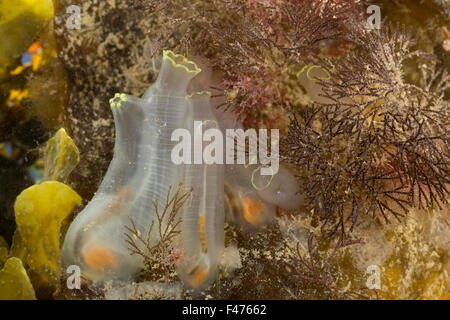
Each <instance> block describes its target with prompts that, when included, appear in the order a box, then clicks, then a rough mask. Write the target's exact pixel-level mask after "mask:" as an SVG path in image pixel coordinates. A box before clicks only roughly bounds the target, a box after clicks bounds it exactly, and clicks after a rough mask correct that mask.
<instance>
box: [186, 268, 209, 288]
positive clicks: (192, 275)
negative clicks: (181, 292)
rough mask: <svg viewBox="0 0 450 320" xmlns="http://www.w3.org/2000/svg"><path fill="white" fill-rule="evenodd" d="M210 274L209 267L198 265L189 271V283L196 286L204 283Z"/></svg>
mask: <svg viewBox="0 0 450 320" xmlns="http://www.w3.org/2000/svg"><path fill="white" fill-rule="evenodd" d="M207 276H208V269H207V268H205V267H203V266H200V265H197V266H196V267H194V269H192V271H191V272H189V283H190V284H191V285H192V286H193V287H194V288H196V287H198V286H200V285H201V284H202V283H204V282H205V280H206V278H207Z"/></svg>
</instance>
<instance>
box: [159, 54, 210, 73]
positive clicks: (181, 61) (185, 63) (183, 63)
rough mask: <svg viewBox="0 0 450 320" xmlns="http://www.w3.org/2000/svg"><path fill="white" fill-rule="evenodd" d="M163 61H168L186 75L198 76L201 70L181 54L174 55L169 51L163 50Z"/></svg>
mask: <svg viewBox="0 0 450 320" xmlns="http://www.w3.org/2000/svg"><path fill="white" fill-rule="evenodd" d="M163 59H167V60H169V61H170V62H172V65H173V66H174V67H175V68H183V69H184V70H186V72H188V73H195V74H198V73H200V72H202V69H200V68H199V67H198V66H197V64H196V63H195V62H193V61H190V60H188V59H187V58H186V57H185V56H183V55H181V54H175V53H174V52H172V51H170V50H164V52H163Z"/></svg>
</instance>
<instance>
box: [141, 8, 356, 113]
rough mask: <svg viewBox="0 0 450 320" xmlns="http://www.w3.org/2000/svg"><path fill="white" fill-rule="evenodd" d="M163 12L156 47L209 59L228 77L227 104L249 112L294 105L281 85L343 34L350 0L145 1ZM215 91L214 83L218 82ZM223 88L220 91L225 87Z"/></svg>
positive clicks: (151, 10) (224, 85)
mask: <svg viewBox="0 0 450 320" xmlns="http://www.w3.org/2000/svg"><path fill="white" fill-rule="evenodd" d="M138 3H139V4H140V5H144V6H146V8H147V14H148V16H158V19H159V21H160V23H159V24H160V25H164V27H163V28H159V30H158V32H157V36H156V39H157V41H156V43H157V47H159V48H161V47H163V48H171V49H175V50H177V51H178V52H180V53H184V54H192V55H200V56H204V57H207V58H208V61H209V63H210V66H211V67H212V68H213V69H214V70H217V71H219V72H220V74H221V77H222V79H223V83H222V86H221V88H220V89H219V93H218V94H219V95H220V94H223V91H225V94H224V95H225V96H226V99H225V100H226V101H225V102H224V106H226V107H230V108H232V109H233V110H234V111H236V112H239V113H240V114H241V115H243V116H244V117H245V115H247V114H248V113H249V112H251V111H255V110H257V109H261V108H262V106H264V105H266V104H270V106H271V107H272V108H281V109H285V108H289V107H290V106H291V104H292V103H294V102H293V101H289V99H287V98H286V96H285V95H284V94H283V92H282V89H281V86H282V84H283V82H285V81H286V75H292V77H293V78H295V74H296V72H298V70H299V69H300V66H301V65H303V64H305V63H306V62H308V61H310V60H309V59H310V56H311V55H313V54H314V53H315V52H318V51H319V50H320V47H321V44H323V42H324V41H326V40H331V39H333V40H334V39H339V38H342V25H343V21H344V20H345V19H347V16H348V13H349V12H351V10H353V9H354V8H353V5H352V4H353V2H352V1H341V2H340V3H336V2H335V1H333V0H321V1H312V0H311V1H310V0H308V1H298V0H264V1H257V0H193V1H184V0H165V1H161V0H142V1H138ZM216 89H217V88H216ZM220 92H222V93H220Z"/></svg>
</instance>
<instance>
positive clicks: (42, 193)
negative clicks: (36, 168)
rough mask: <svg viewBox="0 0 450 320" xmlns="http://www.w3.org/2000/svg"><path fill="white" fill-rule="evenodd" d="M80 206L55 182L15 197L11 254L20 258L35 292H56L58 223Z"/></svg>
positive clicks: (69, 191)
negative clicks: (14, 227)
mask: <svg viewBox="0 0 450 320" xmlns="http://www.w3.org/2000/svg"><path fill="white" fill-rule="evenodd" d="M80 203H81V197H80V196H79V195H78V194H77V193H76V192H75V191H73V190H72V189H71V188H70V187H68V186H67V185H65V184H63V183H60V182H57V181H47V182H43V183H41V184H39V185H34V186H32V187H30V188H28V189H25V190H24V191H22V193H21V194H20V195H19V196H18V197H17V199H16V202H15V204H14V211H15V214H16V223H17V230H16V234H15V235H14V239H13V246H12V247H13V248H12V249H11V253H12V254H13V255H14V254H18V255H20V256H21V257H22V259H23V262H24V265H25V267H26V269H27V270H28V273H29V275H30V278H31V280H32V282H33V285H34V288H35V289H36V290H39V289H43V290H46V291H48V290H51V291H54V290H56V289H58V287H59V285H60V281H59V280H60V277H61V266H60V227H61V223H62V222H63V220H64V219H66V218H67V217H68V216H69V214H70V213H71V212H72V210H73V209H74V208H75V206H77V205H78V204H80Z"/></svg>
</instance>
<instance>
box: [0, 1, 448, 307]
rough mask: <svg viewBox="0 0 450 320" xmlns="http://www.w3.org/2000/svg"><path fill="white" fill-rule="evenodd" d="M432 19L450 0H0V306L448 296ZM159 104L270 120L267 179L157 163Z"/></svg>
mask: <svg viewBox="0 0 450 320" xmlns="http://www.w3.org/2000/svg"><path fill="white" fill-rule="evenodd" d="M371 6H372V9H373V10H374V11H373V10H372V11H371V10H367V9H368V8H369V7H371ZM373 6H375V7H373ZM374 8H379V9H380V15H381V16H380V17H379V18H380V19H379V21H378V23H379V28H377V27H376V26H375V25H376V23H377V17H376V14H377V11H376V9H374ZM373 14H375V16H373ZM449 22H450V1H448V0H439V1H438V0H392V1H387V0H386V1H381V0H380V1H358V0H348V1H344V0H314V1H313V0H233V1H225V0H191V1H183V0H164V1H162V0H135V1H132V0H53V1H52V0H0V38H1V39H2V44H1V45H0V173H1V174H0V180H1V181H0V188H1V189H0V190H1V191H0V299H7V300H10V299H445V300H448V299H449V298H450V284H449V272H450V262H449V254H450V250H449V249H450V224H449V223H450V220H449V212H448V200H449V187H450V166H449V165H450V149H449V147H450V135H449V131H450V105H449V94H450V92H449V88H450V75H449V67H450V60H449V56H450V33H449V31H448V28H449ZM181 69H183V70H184V71H183V72H185V73H183V72H182V71H181ZM170 72H172V74H171V75H170ZM190 73H192V74H190ZM166 74H169V75H170V77H169V76H167V78H165V76H166ZM191 76H192V77H191ZM183 77H185V78H183ZM161 79H163V80H164V81H163V80H161ZM171 81H173V83H172V82H171ZM183 81H184V82H186V83H184V82H183ZM161 83H162V84H161ZM167 83H169V84H170V86H169V87H170V88H169V89H170V90H169V89H167V88H166V87H164V84H167ZM181 83H183V85H184V87H183V88H181V87H182V86H181V85H180V84H181ZM158 85H159V87H158ZM178 86H180V88H178ZM175 87H176V89H177V90H178V89H179V90H180V92H182V94H181V93H179V92H178V91H177V93H174V92H175V91H173V92H172V91H171V90H172V89H173V88H175ZM183 90H184V91H183ZM203 90H204V91H203ZM192 92H197V93H198V92H200V94H199V95H198V96H200V97H196V96H195V94H193V95H192V96H190V97H189V99H191V100H189V99H186V100H185V99H184V97H185V96H186V95H188V94H190V93H192ZM163 96H164V97H168V96H169V97H171V96H173V97H175V98H176V99H175V100H174V101H175V102H173V101H172V100H169V99H168V100H165V99H164V98H163ZM178 96H182V98H183V99H178V98H179V97H178ZM140 97H142V98H140ZM155 97H162V98H161V99H160V100H158V99H157V98H155ZM152 99H153V100H152ZM177 99H178V100H177ZM196 99H198V100H196ZM202 99H203V100H202ZM205 99H206V100H205ZM149 101H153V102H151V103H153V105H156V107H155V109H150V106H152V104H151V103H150V102H149ZM172 105H173V106H172ZM160 106H162V107H161V108H159V107H160ZM169 106H170V108H175V106H178V107H179V108H180V110H183V112H184V110H192V111H191V112H192V114H189V115H186V114H180V115H179V121H180V122H179V123H180V125H182V124H181V123H182V122H181V121H182V120H183V119H185V118H187V117H188V116H189V117H191V118H192V119H197V120H201V121H204V123H205V121H210V122H211V123H212V122H214V123H215V124H216V127H220V129H221V130H222V131H224V130H225V129H234V128H242V129H251V128H253V129H269V132H270V130H271V129H279V132H280V146H279V148H280V161H281V167H280V171H279V173H278V174H277V175H275V176H274V177H272V178H273V180H272V179H270V181H269V182H268V184H267V185H266V187H264V188H259V187H257V186H255V183H254V180H253V178H254V173H255V171H253V170H254V167H252V166H249V167H248V166H247V165H244V166H239V168H240V169H236V167H230V168H228V167H227V168H225V169H224V168H219V167H212V166H206V167H201V168H198V167H192V168H190V169H189V170H191V171H187V172H184V173H180V172H178V171H177V173H175V170H178V169H174V168H175V167H166V165H165V163H166V162H164V161H159V160H160V159H159V158H158V157H163V156H164V155H165V153H164V152H166V151H167V150H166V151H164V152H163V151H162V150H163V148H165V145H164V143H161V141H162V140H163V138H164V137H165V138H167V137H166V136H165V133H166V132H168V131H167V130H169V129H170V130H172V129H173V128H171V122H170V121H173V118H174V117H175V116H174V115H172V114H166V111H167V110H166V109H167V108H169ZM133 108H135V109H133ZM146 108H147V109H146ZM164 108H166V109H164ZM201 108H203V109H201ZM133 110H136V111H133ZM142 110H144V111H142ZM146 110H147V111H146ZM199 110H201V111H199ZM133 112H134V113H133ZM139 112H142V113H139ZM146 112H147V113H146ZM164 117H166V118H165V119H163V118H164ZM191 118H189V119H191ZM140 120H142V121H143V123H141V125H142V130H141V127H140V126H139V125H138V124H139V123H140V122H139V121H140ZM147 120H148V121H150V122H151V123H153V122H154V123H153V124H150V125H149V127H148V128H147V127H144V126H145V125H146V123H147V122H146V121H147ZM151 125H154V127H152V126H151ZM120 126H122V127H120ZM212 127H214V125H211V128H212ZM145 128H147V129H145ZM155 128H156V129H155ZM191 129H192V130H194V129H193V128H191ZM205 129H206V126H205ZM146 130H147V131H146ZM119 133H120V135H121V136H120V137H121V139H119ZM116 137H117V139H116ZM143 143H148V144H149V145H153V146H154V145H158V147H157V148H156V147H154V148H153V149H151V148H148V149H140V146H141V145H142V144H143ZM134 147H135V148H134ZM143 150H144V151H143ZM149 150H151V151H149ZM145 152H147V153H145ZM167 154H170V153H167ZM131 155H133V156H131ZM141 156H142V157H148V158H145V159H144V160H139V159H141ZM133 157H134V158H133ZM140 161H141V162H140ZM115 162H116V164H117V170H118V171H117V172H119V173H120V174H118V175H117V177H120V178H114V179H113V178H111V177H112V173H111V176H110V175H109V172H111V170H113V167H115V165H114V163H115ZM134 164H136V166H135V167H134ZM147 164H148V165H149V166H150V167H151V168H153V169H149V170H153V171H152V172H153V173H152V174H154V175H153V176H152V175H146V174H144V171H143V170H147ZM152 166H153V167H152ZM108 168H109V169H108ZM205 168H207V169H205ZM211 168H212V169H211ZM139 170H142V171H143V172H140V171H139ZM196 170H200V171H196ZM202 170H203V171H202ZM221 170H222V171H221ZM255 170H257V169H255ZM137 171H139V172H137ZM107 172H108V173H107ZM157 173H160V176H162V178H160V177H159V176H158V175H157ZM202 174H204V175H205V179H203V180H202V179H197V180H195V177H196V176H198V177H200V176H201V175H202ZM129 177H135V178H136V179H134V180H132V179H131V178H130V181H128V178H129ZM144 177H150V178H148V179H145V178H144ZM208 177H209V178H208ZM223 180H224V181H223ZM142 181H143V182H144V183H145V182H146V183H148V186H147V185H145V186H142V185H141V184H140V183H141V182H142ZM156 181H157V182H156ZM160 181H163V182H160ZM199 186H201V187H199ZM136 190H137V191H136ZM141 190H145V191H143V192H140V191H141ZM147 190H153V191H151V192H154V193H151V192H150V191H147ZM198 190H201V194H200V195H201V196H203V198H199V199H200V200H198V199H197V198H196V197H197V195H198V192H199V191H198ZM142 193H144V194H150V195H153V194H158V198H157V199H156V198H152V196H148V197H147V196H142ZM196 199H197V200H196ZM91 200H92V201H91ZM157 200H158V201H157ZM96 201H97V202H96ZM98 201H100V202H98ZM101 201H103V202H105V203H107V205H106V209H104V208H103V207H102V208H101V209H99V207H95V205H96V204H97V203H102V202H101ZM139 201H141V202H139ZM154 201H157V202H154ZM202 201H204V202H205V203H206V204H205V205H204V207H205V206H206V208H207V210H206V211H205V212H200V213H199V212H194V210H193V209H192V210H190V209H189V208H192V207H195V206H196V205H198V207H199V208H203V207H202V203H203V202H202ZM88 204H89V206H88ZM101 205H103V204H101ZM99 206H100V205H99ZM94 211H95V212H94ZM191 211H192V212H191ZM98 212H102V213H101V214H100V213H98ZM193 212H194V213H193ZM97 214H98V216H97ZM193 214H195V217H194V218H192V217H193ZM197 214H198V216H197ZM88 216H89V217H92V219H91V218H86V219H85V218H84V217H88ZM149 216H151V217H153V218H152V219H153V220H148V217H149ZM117 217H120V219H117ZM142 217H143V218H142ZM191 218H192V219H193V220H192V221H191V220H190V219H191ZM146 219H147V220H146ZM85 220H89V221H85ZM79 221H81V222H79ZM147 233H148V234H147ZM66 235H67V237H66ZM91 243H94V245H92V244H91ZM63 245H64V247H63ZM69 247H70V248H69ZM119 256H120V257H122V258H120V259H119V258H118V257H119ZM202 259H203V260H202ZM194 260H195V261H194ZM197 260H198V261H197ZM74 261H75V262H74ZM128 261H129V262H128ZM205 261H206V262H205ZM119 262H120V263H119ZM73 265H75V266H79V267H81V274H77V272H78V271H77V270H78V269H77V268H75V269H73V268H72V267H73ZM133 268H134V269H133ZM110 269H111V270H112V269H115V270H114V271H111V273H109V272H108V271H107V270H110ZM132 269H133V272H131V270H132ZM135 269H136V270H135ZM124 270H129V271H130V273H131V274H130V275H128V274H127V272H126V271H124ZM118 274H120V276H119V275H118ZM124 274H127V276H126V277H125V276H123V275H124ZM106 275H108V276H106ZM122 276H123V277H122Z"/></svg>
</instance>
